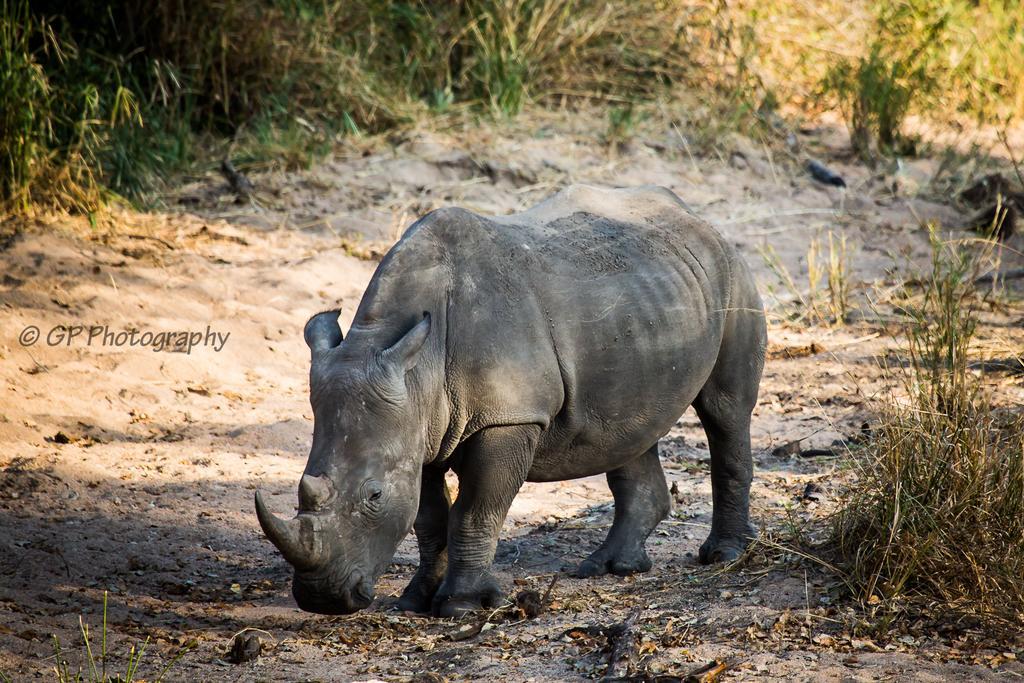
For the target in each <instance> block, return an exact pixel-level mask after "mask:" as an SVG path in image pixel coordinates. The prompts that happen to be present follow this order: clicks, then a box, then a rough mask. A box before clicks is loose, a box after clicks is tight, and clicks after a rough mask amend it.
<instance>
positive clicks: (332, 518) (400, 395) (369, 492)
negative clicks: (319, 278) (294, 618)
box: [256, 311, 430, 614]
mask: <svg viewBox="0 0 1024 683" xmlns="http://www.w3.org/2000/svg"><path fill="white" fill-rule="evenodd" d="M429 333H430V317H429V316H428V315H425V316H424V318H423V320H422V321H421V322H419V323H418V324H416V325H414V326H413V327H412V328H411V329H410V330H408V331H407V332H406V333H405V334H404V335H403V336H402V337H401V338H400V339H399V340H398V341H397V342H395V343H394V344H393V345H392V346H390V347H389V348H386V349H354V348H348V349H346V346H348V344H346V343H343V341H342V335H341V330H340V329H339V327H338V312H337V311H331V312H327V313H320V314H319V315H316V316H314V317H313V318H311V319H310V320H309V322H308V323H306V330H305V338H306V343H307V344H308V345H309V347H310V349H311V351H312V356H313V358H312V366H311V370H310V402H311V403H312V406H313V445H312V448H311V450H310V454H309V461H308V462H307V464H306V471H305V473H304V474H303V475H302V479H301V481H300V482H299V512H298V514H297V515H296V516H295V517H294V518H293V519H290V520H284V519H281V518H279V517H277V516H275V515H274V514H273V513H271V512H269V511H268V510H267V508H266V506H265V505H264V502H263V499H262V497H261V495H260V493H259V492H258V491H257V492H256V514H257V516H258V517H259V521H260V526H262V527H263V531H264V533H266V535H267V538H269V539H270V541H271V542H272V543H273V544H274V545H275V546H277V548H278V550H280V551H281V554H282V555H284V557H285V559H286V560H288V562H289V563H290V564H291V565H292V567H293V568H294V569H295V576H294V580H293V583H292V593H293V595H294V596H295V600H296V602H297V603H298V605H299V607H301V608H302V609H304V610H307V611H310V612H319V613H322V614H349V613H351V612H355V611H357V610H360V609H362V608H364V607H366V606H367V605H369V604H370V603H371V602H372V601H373V594H374V593H373V591H374V583H375V582H376V580H377V577H379V576H380V574H381V573H382V572H383V571H384V569H385V568H386V567H387V566H388V564H389V563H390V561H391V558H392V556H393V555H394V553H395V549H396V548H397V547H398V544H399V543H400V542H401V540H402V539H403V538H404V537H405V536H406V534H408V533H409V530H410V529H411V528H412V523H413V521H414V519H415V517H416V509H417V507H418V504H419V488H420V477H421V467H422V460H421V458H420V457H418V455H419V454H421V453H423V451H424V448H425V443H426V427H425V425H424V421H423V420H422V419H421V416H420V415H419V413H418V412H417V407H416V406H415V405H414V403H415V402H414V401H413V400H411V397H410V395H409V390H408V388H407V384H406V373H408V372H409V370H411V369H412V368H413V367H414V366H415V365H416V362H417V359H418V356H419V354H420V350H421V349H422V347H423V344H424V342H425V341H426V339H427V336H428V335H429Z"/></svg>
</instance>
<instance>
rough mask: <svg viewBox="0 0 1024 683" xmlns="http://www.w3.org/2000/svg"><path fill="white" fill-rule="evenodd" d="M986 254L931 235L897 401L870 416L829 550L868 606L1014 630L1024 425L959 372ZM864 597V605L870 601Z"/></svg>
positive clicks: (1021, 551)
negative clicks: (935, 611) (919, 607)
mask: <svg viewBox="0 0 1024 683" xmlns="http://www.w3.org/2000/svg"><path fill="white" fill-rule="evenodd" d="M985 263H987V259H986V258H985V254H981V255H978V254H977V253H975V252H972V251H968V250H966V249H963V248H960V247H957V246H955V245H951V244H947V243H942V242H940V241H939V239H938V238H937V236H936V235H935V234H934V232H933V233H932V261H931V269H930V271H929V272H928V273H926V274H924V276H923V277H921V278H920V279H919V282H920V283H921V286H922V290H921V291H920V293H919V294H917V295H916V296H914V297H913V299H912V300H909V301H907V302H906V303H905V305H904V306H903V308H904V310H906V311H908V313H907V316H908V317H907V320H906V324H905V332H906V337H907V361H906V366H905V367H903V368H899V369H896V370H894V372H897V373H899V378H900V379H901V384H900V386H901V390H902V394H901V395H898V396H897V395H893V396H890V397H888V398H887V399H886V400H885V402H884V403H883V405H882V406H881V409H880V413H881V414H880V424H879V427H878V428H877V430H875V434H874V439H873V443H872V447H871V448H869V449H866V452H867V453H869V455H868V456H866V457H865V458H864V459H862V460H860V461H859V462H858V463H857V481H856V484H855V485H854V486H853V489H852V490H851V491H850V492H849V494H848V497H847V499H846V501H845V503H844V505H843V507H842V509H841V511H840V512H839V513H838V516H837V518H836V526H835V541H836V544H837V547H838V550H839V552H840V555H841V556H842V558H843V559H844V560H845V562H846V565H847V569H848V571H849V574H850V577H851V580H852V581H853V583H854V584H855V585H857V586H858V587H859V589H860V590H861V592H862V595H861V597H862V598H864V599H866V600H873V599H876V598H880V599H882V600H883V601H884V602H885V603H886V604H888V605H899V604H900V603H901V602H905V601H909V600H915V599H919V600H922V601H924V602H930V603H933V604H934V603H936V602H937V603H938V604H940V605H945V606H946V608H947V609H949V610H952V611H954V612H956V613H959V614H972V615H975V616H978V617H981V618H983V619H986V620H991V621H992V622H994V623H996V622H997V623H1000V624H1003V625H1007V626H1013V627H1015V628H1018V629H1019V628H1020V627H1021V626H1024V415H1021V414H1020V412H1019V411H1017V412H1016V414H1014V413H1012V412H1010V411H1008V410H1004V409H997V408H996V407H994V406H993V405H992V402H991V400H990V396H989V394H988V393H987V392H986V390H985V386H984V382H983V378H982V377H979V376H976V375H975V374H974V373H973V372H972V371H971V370H970V369H969V363H968V359H969V351H970V345H971V341H972V339H973V337H974V334H975V330H976V328H977V324H978V305H979V301H980V297H979V295H978V292H976V291H975V285H974V280H975V277H976V276H977V274H978V273H979V271H981V270H983V269H984V264H985ZM872 596H874V598H872Z"/></svg>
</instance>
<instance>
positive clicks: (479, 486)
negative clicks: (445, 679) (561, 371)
mask: <svg viewBox="0 0 1024 683" xmlns="http://www.w3.org/2000/svg"><path fill="white" fill-rule="evenodd" d="M539 432H540V428H539V427H537V426H536V425H528V426H511V427H489V428H487V429H484V430H482V431H480V432H477V433H476V434H474V435H473V436H472V437H470V438H469V439H468V440H467V441H466V442H465V443H464V444H462V445H461V446H460V447H459V451H458V452H457V453H456V456H455V457H456V461H455V465H454V469H455V472H456V474H458V475H459V495H458V497H457V498H456V500H455V504H454V505H453V506H452V514H451V517H450V520H449V526H448V573H447V574H446V575H445V578H444V582H443V583H442V584H441V587H440V588H439V589H438V591H437V593H436V594H435V595H434V605H433V609H434V614H436V615H438V616H442V617H451V616H458V615H460V614H463V613H464V612H467V611H471V610H476V609H481V608H484V607H495V606H497V605H498V604H500V602H501V601H502V599H503V598H504V595H505V593H504V591H502V589H501V586H500V585H499V584H498V581H497V579H495V578H494V576H493V575H492V574H491V572H490V567H491V562H492V561H493V560H494V550H495V548H496V547H497V544H498V533H499V532H500V531H501V525H502V524H503V523H504V521H505V515H506V514H508V508H509V506H510V505H512V499H513V498H515V496H516V493H518V492H519V488H520V487H521V486H522V485H523V482H524V481H526V473H527V472H528V471H529V469H530V463H531V462H532V461H533V450H534V447H535V446H536V443H537V436H538V434H539Z"/></svg>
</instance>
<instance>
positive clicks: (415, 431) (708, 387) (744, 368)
mask: <svg viewBox="0 0 1024 683" xmlns="http://www.w3.org/2000/svg"><path fill="white" fill-rule="evenodd" d="M337 319H338V313H337V312H330V313H321V314H320V315H318V316H315V317H314V318H312V319H311V320H310V321H309V323H308V324H307V326H306V331H305V337H306V341H307V343H308V344H309V346H310V348H311V349H312V369H311V372H310V389H311V391H310V398H311V402H312V405H313V414H314V428H313V445H312V450H311V452H310V456H309V462H308V464H307V465H306V471H305V475H304V476H303V477H302V481H301V483H300V485H299V514H298V515H297V517H296V518H295V519H292V520H288V521H285V520H282V519H280V518H277V517H275V516H274V515H273V514H271V513H270V512H268V511H267V510H266V508H265V506H264V505H263V502H262V499H261V498H260V496H259V494H258V493H257V500H256V503H257V512H258V514H259V518H260V522H261V524H262V526H263V529H264V531H265V532H266V533H267V535H268V537H269V538H270V539H271V540H272V541H273V542H274V543H275V544H276V545H277V546H278V548H279V549H280V550H281V551H282V553H283V555H284V556H285V558H286V559H287V560H288V561H289V562H291V564H292V565H293V566H294V568H295V579H294V584H293V592H294V595H295V599H296V601H297V602H298V604H299V606H300V607H301V608H302V609H305V610H309V611H313V612H322V613H331V614H337V613H349V612H353V611H355V610H358V609H361V608H363V607H366V606H367V605H368V604H369V603H370V602H371V601H372V599H373V585H374V581H375V580H376V579H377V577H378V576H379V575H380V574H381V573H382V572H383V570H384V569H385V568H386V567H387V566H388V564H389V562H390V560H391V557H392V556H393V554H394V552H395V549H396V548H397V546H398V544H399V542H400V541H401V540H402V538H403V537H405V535H406V534H407V533H408V532H409V530H410V528H414V529H415V531H416V537H417V541H418V543H419V550H420V565H419V569H418V570H417V572H416V574H415V576H414V578H413V580H412V581H411V583H410V584H409V586H408V587H407V588H406V589H405V592H404V593H403V595H402V597H401V599H400V600H399V607H400V608H402V609H406V610H414V611H417V612H426V611H433V612H434V613H435V614H438V615H442V616H449V615H455V614H460V613H462V612H464V611H466V610H471V609H478V608H481V607H492V606H494V605H495V604H497V603H498V602H499V601H500V600H501V599H502V596H503V592H502V590H501V587H500V586H499V585H498V583H497V581H496V580H495V579H494V577H493V576H492V575H491V574H490V572H489V567H490V564H491V561H492V559H493V557H494V550H495V546H496V543H497V539H498V532H499V530H500V529H501V526H502V522H503V520H504V518H505V515H506V513H507V512H508V508H509V505H510V504H511V503H512V499H513V498H514V497H515V495H516V492H517V491H518V490H519V488H520V487H521V486H522V484H523V482H525V481H558V480H564V479H572V478H576V477H586V476H590V475H594V474H599V473H602V472H604V473H607V478H608V484H609V487H610V488H611V491H612V495H613V497H614V499H615V519H614V523H613V524H612V528H611V530H610V532H609V533H608V538H607V540H605V542H604V544H603V545H602V546H601V547H600V548H599V549H597V550H596V551H595V552H594V553H593V554H591V555H590V557H588V558H587V559H585V560H584V561H583V562H582V564H581V565H580V566H579V568H578V574H579V575H581V576H598V575H601V574H605V573H608V572H611V573H614V574H620V575H625V574H631V573H634V572H643V571H647V570H648V569H650V566H651V561H650V560H649V559H648V557H647V553H646V552H645V551H644V543H645V541H646V539H647V537H648V535H649V534H650V533H651V531H652V530H653V529H654V527H655V526H656V525H657V524H658V522H659V521H661V520H662V519H663V518H664V517H665V516H666V515H667V514H668V512H669V494H668V489H667V487H666V484H665V475H664V473H663V472H662V469H661V464H660V462H659V460H658V439H659V438H660V437H661V436H663V435H664V434H665V433H666V432H668V430H669V428H671V427H672V425H673V424H674V423H675V422H676V420H677V419H678V418H679V416H680V415H681V414H682V413H683V412H684V411H685V410H686V408H687V407H688V406H690V405H691V404H692V405H693V406H694V407H695V408H696V410H697V414H698V416H699V417H700V420H701V423H702V425H703V426H704V430H705V432H706V433H707V438H708V445H709V448H710V451H711V482H712V490H713V500H714V512H713V517H712V525H711V533H710V535H709V536H708V538H707V540H706V541H705V542H704V544H703V545H702V546H701V549H700V560H701V561H702V562H705V563H708V562H715V561H721V560H730V559H733V558H735V557H737V556H738V555H739V554H740V553H741V552H742V550H743V548H744V547H745V546H746V544H747V543H748V542H749V539H750V538H751V535H752V529H751V526H750V522H749V518H748V503H749V492H750V481H751V457H750V413H751V411H752V409H753V407H754V404H755V402H756V399H757V391H758V383H759V381H760V376H761V369H762V365H763V361H764V348H765V322H764V314H763V309H762V306H761V301H760V298H759V297H758V294H757V292H756V290H755V287H754V284H753V281H752V279H751V276H750V273H749V271H748V270H747V267H746V266H745V264H744V263H743V262H742V260H741V259H740V258H739V257H738V256H737V254H736V253H735V251H734V250H733V249H732V247H731V246H730V245H728V244H726V243H725V242H724V241H723V239H722V238H721V237H720V236H719V235H718V234H717V233H716V232H715V231H714V230H713V229H712V228H711V227H710V226H709V225H708V224H707V223H705V222H704V221H702V220H700V219H699V218H697V217H696V216H695V215H694V214H693V213H691V212H690V211H689V210H688V209H687V207H686V206H685V204H683V202H682V201H681V200H680V199H678V198H677V197H676V196H675V195H674V194H672V193H671V192H670V191H668V190H665V189H663V188H656V187H642V188H637V189H630V190H604V189H596V188H590V187H585V186H573V187H570V188H568V189H566V190H564V191H562V192H560V193H558V194H557V195H555V196H553V197H551V198H550V199H548V200H547V201H545V202H543V203H542V204H540V205H538V206H536V207H534V208H532V209H530V210H529V211H526V212H523V213H519V214H514V215H511V216H505V217H501V218H488V217H483V216H478V215H476V214H473V213H470V212H469V211H464V210H461V209H455V208H448V209H441V210H438V211H434V212H432V213H430V214H428V215H427V216H425V217H424V218H422V219H421V220H419V221H418V222H416V223H415V224H414V225H413V226H412V227H410V228H409V229H408V231H407V232H406V233H405V235H404V236H403V237H402V239H401V240H400V241H399V242H398V243H397V244H396V245H395V246H394V248H392V249H391V251H390V252H389V253H388V255H387V256H386V257H385V258H384V260H383V261H382V262H381V264H380V266H379V267H378V268H377V271H376V273H375V274H374V276H373V279H372V280H371V282H370V284H369V286H368V287H367V290H366V293H365V294H364V295H363V299H362V301H361V302H360V304H359V309H358V311H357V312H356V314H355V319H354V321H353V323H352V326H351V329H350V330H349V332H348V336H347V337H346V338H345V339H344V341H342V336H341V332H340V330H339V329H338V323H337ZM449 469H450V470H453V471H454V472H455V473H456V474H457V475H458V477H459V493H458V498H457V500H455V502H454V504H453V503H452V502H451V500H450V498H449V494H448V490H447V488H446V487H445V484H444V474H445V472H446V471H447V470H449Z"/></svg>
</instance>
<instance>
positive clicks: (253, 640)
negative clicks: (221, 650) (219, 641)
mask: <svg viewBox="0 0 1024 683" xmlns="http://www.w3.org/2000/svg"><path fill="white" fill-rule="evenodd" d="M262 651H263V639H262V638H260V636H259V634H257V633H239V634H238V635H236V636H235V637H234V639H233V640H232V641H231V646H230V647H229V648H228V652H227V654H226V655H225V656H224V658H225V659H226V660H228V661H229V662H231V663H232V664H242V663H244V662H251V661H252V660H254V659H256V658H257V657H259V656H260V653H261V652H262Z"/></svg>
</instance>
